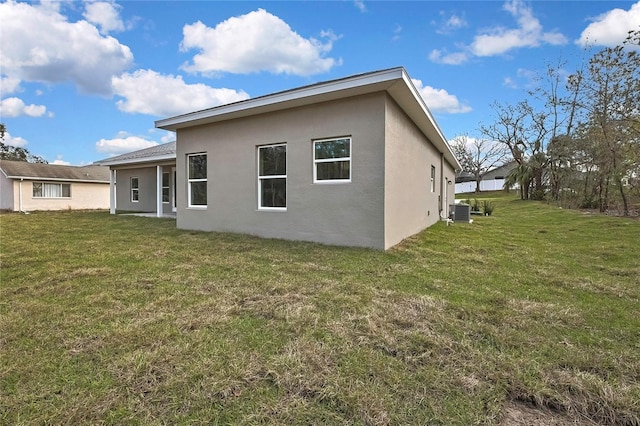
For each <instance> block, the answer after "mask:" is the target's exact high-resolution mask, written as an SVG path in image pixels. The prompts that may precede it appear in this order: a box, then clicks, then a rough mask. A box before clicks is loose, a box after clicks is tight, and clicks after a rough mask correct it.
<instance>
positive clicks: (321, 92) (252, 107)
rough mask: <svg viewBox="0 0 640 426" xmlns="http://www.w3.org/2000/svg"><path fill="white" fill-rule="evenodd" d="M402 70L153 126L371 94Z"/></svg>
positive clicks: (206, 121)
mask: <svg viewBox="0 0 640 426" xmlns="http://www.w3.org/2000/svg"><path fill="white" fill-rule="evenodd" d="M403 73H404V69H403V68H391V69H388V70H384V71H379V72H375V73H369V74H363V75H358V76H355V77H351V78H346V79H342V80H334V81H329V82H326V83H318V84H315V85H311V86H306V87H301V88H298V89H293V90H289V91H285V92H279V93H274V94H272V95H267V96H262V97H258V98H254V99H247V100H246V101H240V102H236V103H233V104H228V105H222V106H219V107H215V108H210V109H206V110H202V111H196V112H192V113H189V114H184V115H179V116H176V117H170V118H165V119H162V120H157V121H156V122H155V126H156V127H157V128H159V129H164V130H171V131H176V130H178V129H181V128H184V127H193V126H197V125H201V124H209V123H215V122H218V121H223V120H230V119H235V118H240V117H246V116H249V115H256V114H263V113H267V112H272V111H279V110H283V109H288V108H295V107H299V106H304V105H309V104H313V103H317V102H324V101H331V100H335V99H340V98H344V97H347V96H356V95H360V94H366V93H372V92H376V91H380V90H385V89H386V88H387V87H388V86H389V85H391V84H393V82H394V81H395V80H397V79H399V78H401V77H402V75H403Z"/></svg>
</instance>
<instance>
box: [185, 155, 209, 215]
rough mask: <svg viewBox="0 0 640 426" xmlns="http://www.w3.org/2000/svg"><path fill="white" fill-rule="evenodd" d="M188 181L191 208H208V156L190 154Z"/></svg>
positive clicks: (188, 159) (188, 158)
mask: <svg viewBox="0 0 640 426" xmlns="http://www.w3.org/2000/svg"><path fill="white" fill-rule="evenodd" d="M187 161H188V166H187V167H188V179H187V182H188V184H189V194H188V198H189V199H188V206H189V207H206V205H207V154H189V155H188V156H187Z"/></svg>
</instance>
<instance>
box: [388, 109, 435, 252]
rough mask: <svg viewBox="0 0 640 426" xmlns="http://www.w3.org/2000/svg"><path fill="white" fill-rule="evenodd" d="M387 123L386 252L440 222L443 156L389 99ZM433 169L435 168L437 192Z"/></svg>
mask: <svg viewBox="0 0 640 426" xmlns="http://www.w3.org/2000/svg"><path fill="white" fill-rule="evenodd" d="M385 121H386V163H385V194H386V196H385V248H389V247H392V246H394V245H396V244H398V243H399V242H400V241H402V240H403V239H405V238H407V237H408V236H410V235H413V234H415V233H417V232H420V231H421V230H423V229H424V228H426V227H428V226H430V225H433V224H434V223H436V222H437V221H438V214H439V211H438V196H439V195H440V190H441V189H440V186H439V181H440V170H441V166H440V164H441V156H440V153H439V152H438V151H437V150H436V149H435V147H434V146H433V145H432V144H431V143H430V142H429V141H428V139H427V138H426V137H425V136H424V134H423V133H422V132H420V130H419V129H418V128H417V127H416V125H415V124H414V123H413V122H412V121H411V120H410V119H409V118H408V117H407V115H406V114H405V113H404V112H403V111H402V110H401V109H400V108H399V107H398V105H397V104H396V103H395V102H394V101H393V99H391V98H390V97H388V98H387V102H386V119H385ZM431 166H435V168H436V174H435V176H436V187H435V191H434V192H432V191H431Z"/></svg>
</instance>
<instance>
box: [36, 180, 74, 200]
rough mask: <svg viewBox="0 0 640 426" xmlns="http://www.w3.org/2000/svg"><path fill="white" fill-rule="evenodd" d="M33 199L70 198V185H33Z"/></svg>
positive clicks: (40, 183) (39, 183)
mask: <svg viewBox="0 0 640 426" xmlns="http://www.w3.org/2000/svg"><path fill="white" fill-rule="evenodd" d="M33 197H34V198H71V184H70V183H43V182H34V183H33Z"/></svg>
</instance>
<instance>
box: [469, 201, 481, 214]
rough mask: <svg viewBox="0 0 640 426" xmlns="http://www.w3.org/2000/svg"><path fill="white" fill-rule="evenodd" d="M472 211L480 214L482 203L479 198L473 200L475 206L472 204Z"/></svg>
mask: <svg viewBox="0 0 640 426" xmlns="http://www.w3.org/2000/svg"><path fill="white" fill-rule="evenodd" d="M471 211H474V212H479V211H480V203H479V202H478V199H477V198H474V199H473V204H471Z"/></svg>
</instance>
